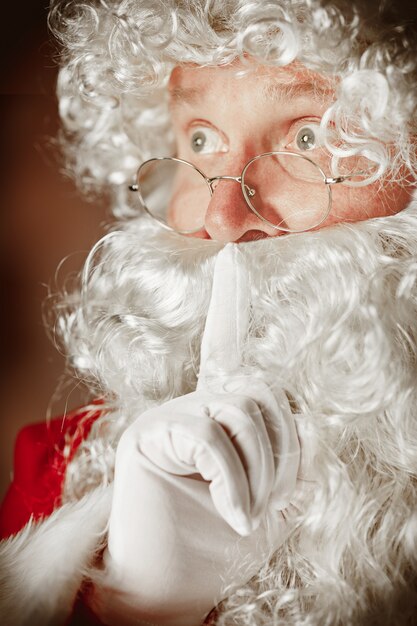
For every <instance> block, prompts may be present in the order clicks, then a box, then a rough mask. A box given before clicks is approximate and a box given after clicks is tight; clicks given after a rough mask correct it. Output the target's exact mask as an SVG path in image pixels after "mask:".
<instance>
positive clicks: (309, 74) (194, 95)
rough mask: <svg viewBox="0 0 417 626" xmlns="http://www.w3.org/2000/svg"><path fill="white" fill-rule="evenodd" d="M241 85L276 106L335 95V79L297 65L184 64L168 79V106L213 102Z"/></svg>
mask: <svg viewBox="0 0 417 626" xmlns="http://www.w3.org/2000/svg"><path fill="white" fill-rule="evenodd" d="M242 82H244V83H245V84H246V85H247V84H248V83H249V84H250V85H251V88H253V91H254V93H256V94H257V95H258V96H259V95H262V96H263V97H264V98H265V99H272V100H274V101H275V102H277V103H279V102H280V101H283V102H287V101H288V100H292V99H295V98H298V97H303V96H304V97H305V98H309V99H313V100H317V101H320V102H323V101H324V100H326V101H328V100H329V96H334V93H335V89H336V87H337V84H338V79H337V78H336V77H334V76H325V75H323V74H320V73H318V72H315V71H313V70H310V69H307V68H306V67H305V66H303V65H302V64H301V63H299V62H293V63H291V64H290V65H287V66H284V67H273V66H266V65H262V64H260V63H257V62H255V61H252V62H250V61H249V62H245V63H244V64H243V63H242V62H241V61H239V60H236V61H234V62H233V63H229V64H228V65H221V66H204V67H202V66H198V65H195V64H185V65H181V66H177V67H175V68H174V70H173V71H172V74H171V77H170V80H169V94H170V102H171V106H174V107H176V106H181V105H193V104H198V103H199V102H200V101H201V100H202V99H206V98H212V99H213V100H215V99H216V98H219V97H221V95H222V93H226V91H225V88H226V87H228V88H229V89H230V86H231V85H233V87H234V88H235V89H236V90H237V92H238V90H239V88H240V87H241V85H242ZM237 92H236V93H237Z"/></svg>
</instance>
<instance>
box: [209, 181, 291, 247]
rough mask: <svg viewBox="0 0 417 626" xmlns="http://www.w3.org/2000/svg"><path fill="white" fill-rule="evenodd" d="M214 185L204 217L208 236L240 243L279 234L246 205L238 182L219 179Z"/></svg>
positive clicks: (223, 241) (216, 239)
mask: <svg viewBox="0 0 417 626" xmlns="http://www.w3.org/2000/svg"><path fill="white" fill-rule="evenodd" d="M213 187H214V192H213V195H212V197H211V200H210V203H209V205H208V208H207V211H206V216H205V230H206V231H207V233H208V234H209V236H210V238H211V239H214V240H215V241H219V242H221V243H230V242H234V243H239V242H244V241H255V240H256V239H264V238H265V237H275V236H277V235H279V234H280V233H279V231H277V230H276V229H275V228H273V227H272V226H270V225H269V224H267V223H266V222H264V221H263V220H261V219H260V218H259V217H258V216H257V215H256V214H255V213H254V212H253V211H252V210H251V209H250V207H249V206H248V205H247V204H246V201H245V198H244V197H243V193H242V189H241V186H240V183H238V182H237V181H235V180H228V179H226V180H219V181H218V182H217V181H216V182H215V183H214V185H213Z"/></svg>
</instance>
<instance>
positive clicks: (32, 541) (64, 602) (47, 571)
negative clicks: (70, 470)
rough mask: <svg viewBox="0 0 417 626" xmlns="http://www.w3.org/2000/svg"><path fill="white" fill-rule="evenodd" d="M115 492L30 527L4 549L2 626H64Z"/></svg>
mask: <svg viewBox="0 0 417 626" xmlns="http://www.w3.org/2000/svg"><path fill="white" fill-rule="evenodd" d="M111 494H112V488H111V487H107V488H105V489H103V488H102V489H96V490H95V491H93V492H92V493H90V494H88V495H86V496H85V497H84V498H83V499H82V500H80V501H79V502H75V503H70V504H65V505H64V506H62V507H61V508H59V509H58V510H56V511H55V512H54V513H53V514H52V515H51V516H50V517H49V518H48V519H46V520H45V521H43V522H41V523H39V524H34V523H33V522H29V524H27V525H26V526H25V527H24V528H23V530H21V531H20V532H19V533H18V534H17V535H15V536H14V537H11V538H10V539H7V540H5V541H3V542H2V543H1V544H0V607H1V608H0V611H1V613H0V622H1V623H2V624H7V626H24V625H28V626H29V624H30V626H37V625H39V626H47V625H48V624H54V626H57V625H58V624H63V623H64V622H65V620H66V619H67V618H68V616H69V615H70V613H71V610H72V606H73V603H74V600H75V597H76V594H77V591H78V589H79V587H80V585H81V582H82V578H83V575H84V574H85V572H86V570H87V568H88V565H89V564H90V563H91V561H92V558H93V556H94V554H95V552H96V550H97V548H98V546H100V544H102V541H103V536H104V533H105V530H106V527H107V522H108V518H109V514H110V506H111Z"/></svg>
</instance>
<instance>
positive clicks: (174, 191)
mask: <svg viewBox="0 0 417 626" xmlns="http://www.w3.org/2000/svg"><path fill="white" fill-rule="evenodd" d="M137 184H138V191H139V196H140V199H141V202H142V205H143V207H144V209H145V210H146V211H147V212H148V213H149V214H150V215H152V217H154V218H155V219H157V220H158V221H159V222H161V223H162V224H164V225H165V226H168V227H169V228H172V229H173V230H176V231H177V232H179V233H184V234H187V233H195V232H196V231H198V230H200V229H201V228H202V227H203V225H204V216H205V213H206V210H207V206H208V204H209V202H210V197H211V194H210V188H209V186H208V184H207V183H206V180H205V178H204V176H203V175H202V174H200V172H199V171H198V170H197V169H195V168H194V167H193V166H192V165H191V164H188V163H185V162H183V161H179V160H176V159H171V158H162V159H150V160H149V161H146V162H145V163H143V165H141V167H140V168H139V170H138V175H137Z"/></svg>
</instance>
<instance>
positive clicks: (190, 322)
mask: <svg viewBox="0 0 417 626" xmlns="http://www.w3.org/2000/svg"><path fill="white" fill-rule="evenodd" d="M219 249H220V248H219V245H218V244H216V243H214V242H205V241H201V240H198V239H192V238H184V237H181V236H178V235H175V234H172V233H169V232H166V231H162V230H161V229H160V228H159V227H157V226H154V225H153V224H151V223H149V222H148V220H145V221H141V220H138V221H132V222H130V223H128V224H126V225H125V226H124V227H123V229H121V230H120V231H117V232H114V233H112V234H111V235H109V236H107V239H106V241H105V242H104V243H103V245H102V246H101V251H100V252H99V253H98V252H97V251H96V252H95V253H94V255H93V257H92V258H91V259H90V264H89V265H88V267H87V269H86V272H85V275H84V291H83V294H82V297H80V298H79V300H78V302H76V303H75V306H74V301H72V303H71V312H70V313H69V314H68V315H67V317H62V318H61V325H60V328H61V331H62V334H63V338H64V340H65V342H66V345H67V349H68V352H69V354H70V355H71V357H72V361H73V363H74V364H75V365H77V364H78V365H80V366H82V369H81V370H80V372H81V374H82V375H83V376H84V375H86V376H87V377H88V378H90V380H91V378H92V380H93V383H94V385H95V386H97V384H98V385H99V389H100V390H101V392H102V393H104V394H105V395H107V396H111V397H112V398H115V400H114V399H113V400H112V402H111V405H112V410H111V411H110V414H107V415H105V416H104V417H103V418H102V419H101V420H99V422H98V423H96V425H95V427H94V428H93V430H92V433H91V435H90V439H89V441H87V442H86V443H85V444H84V445H83V446H81V448H80V450H79V453H78V455H77V456H76V458H75V459H74V461H73V462H72V464H71V466H70V470H69V472H68V476H67V481H66V499H68V500H71V499H74V498H78V497H80V496H81V495H82V494H84V493H85V492H86V491H88V490H89V489H91V487H93V486H94V485H98V484H101V483H103V482H106V481H111V473H112V463H113V451H114V449H115V446H116V444H117V440H118V437H119V436H120V434H121V432H122V431H123V430H124V428H125V427H126V424H127V423H129V422H130V421H131V420H133V419H135V417H137V416H138V415H139V414H140V413H141V412H142V411H143V410H144V409H145V408H147V407H149V406H150V405H152V404H157V403H161V402H164V401H165V400H167V399H169V398H171V397H174V396H178V395H181V394H184V393H187V392H189V391H191V390H193V389H194V388H195V385H196V380H197V373H198V367H199V351H200V342H201V336H202V331H203V328H204V323H205V317H206V314H207V309H208V303H209V298H210V293H211V282H212V273H213V264H214V259H215V257H216V254H217V252H218V250H219ZM240 251H241V255H240V256H241V258H242V262H243V263H244V265H245V267H246V271H247V273H248V277H249V280H250V283H251V294H252V295H251V303H250V305H251V325H250V333H249V338H248V341H247V343H246V344H245V347H244V350H243V353H242V364H243V367H244V368H246V369H247V370H248V371H249V372H254V371H255V372H256V373H257V375H259V373H262V376H264V378H265V379H266V380H267V381H268V382H269V383H270V384H271V385H277V386H278V387H279V388H281V389H284V390H285V392H286V393H287V394H288V396H289V397H290V398H291V401H292V405H293V407H294V410H295V411H297V413H299V414H301V415H302V419H304V420H305V421H306V423H307V424H309V426H310V428H311V429H312V430H311V432H312V433H314V439H315V441H316V442H317V446H318V454H317V459H316V467H315V472H316V476H315V478H316V480H317V489H316V490H315V492H314V495H313V499H312V502H311V503H309V505H308V506H307V508H306V511H305V513H304V514H303V516H302V519H300V523H301V526H300V531H299V534H298V535H297V537H294V538H293V539H292V540H290V541H289V542H288V543H287V544H286V545H285V546H283V548H282V549H280V552H279V555H278V556H277V563H278V565H277V563H275V564H272V565H271V566H268V567H266V569H265V571H263V572H262V574H261V575H260V577H259V579H258V580H257V581H254V582H253V584H251V585H249V586H248V587H247V588H246V589H245V593H244V596H242V590H240V591H238V592H237V593H236V594H235V593H234V592H233V590H229V592H228V595H229V598H228V600H227V601H225V603H224V615H223V617H221V618H220V621H219V624H223V623H224V624H227V623H229V622H228V619H229V618H230V617H229V616H231V615H232V611H234V613H233V614H234V615H238V616H243V615H245V620H246V621H243V617H242V624H243V623H245V624H253V625H255V624H256V625H257V626H259V625H261V624H272V623H273V624H275V623H276V624H278V623H280V622H279V619H278V617H276V618H275V619H276V621H272V617H271V615H272V614H273V613H272V609H271V612H268V611H269V609H268V602H270V606H272V607H275V609H274V610H275V611H277V607H280V610H281V615H284V614H285V615H286V620H287V621H286V623H288V624H290V623H291V624H292V623H294V624H298V625H299V624H324V623H327V624H336V623H342V624H348V623H349V624H350V623H352V624H354V623H355V624H361V623H362V622H361V619H362V617H363V616H364V615H365V614H366V615H367V616H369V611H371V613H370V614H372V615H373V613H372V611H374V612H375V611H376V610H377V608H376V607H379V609H378V610H380V615H379V616H378V620H379V621H378V623H379V624H385V623H386V624H393V623H399V624H402V623H406V622H405V621H401V619H403V618H404V619H406V616H407V615H411V614H412V607H414V608H415V604H414V603H415V602H416V599H415V597H414V596H413V594H411V592H410V594H409V595H408V596H407V598H408V599H409V600H410V602H409V603H408V604H407V603H406V604H405V605H404V606H402V608H401V609H399V608H398V607H397V608H396V609H395V610H396V611H397V613H396V617H395V620H397V618H398V620H399V621H398V622H397V621H395V620H393V618H392V613H390V611H391V609H390V611H388V609H387V606H389V607H394V606H396V605H395V602H396V601H400V599H401V596H400V594H399V593H398V588H400V587H401V589H403V587H402V578H403V577H404V578H405V579H407V577H409V573H408V574H407V571H408V570H409V571H416V569H417V567H416V556H415V555H416V550H415V548H416V545H417V523H416V520H415V513H414V509H415V503H416V500H417V494H416V485H415V473H416V467H417V427H416V424H417V421H416V409H415V406H417V404H416V400H417V398H416V376H415V375H416V356H417V349H416V338H417V311H416V309H417V299H416V296H417V286H416V276H417V262H416V255H417V203H416V202H413V203H411V205H410V206H409V207H408V209H407V210H405V211H403V212H402V213H400V214H398V215H396V216H392V217H388V218H380V219H375V220H370V221H367V222H362V223H358V224H354V225H347V224H345V225H339V226H337V227H335V228H329V229H323V230H321V231H317V232H310V233H305V234H302V235H293V236H284V237H278V238H274V239H265V240H261V241H258V242H254V243H250V244H241V246H240ZM121 416H123V417H121ZM109 451H110V452H109ZM103 455H106V456H105V457H104V458H106V459H107V461H106V463H105V464H104V465H105V468H104V469H103V462H102V459H103ZM94 459H99V461H94ZM100 459H101V460H100ZM92 476H95V478H94V480H92ZM301 546H302V548H301ZM278 557H279V558H278ZM413 576H414V575H412V577H413ZM291 581H292V582H291ZM306 586H308V587H309V598H308V600H307V599H305V598H304V597H303V593H302V591H300V590H302V589H303V588H304V589H305V588H306ZM405 588H406V589H407V583H405ZM262 589H268V591H269V593H270V596H268V597H270V600H268V602H266V604H265V599H263V600H262V598H261V597H258V596H259V594H260V591H261V590H262ZM394 596H395V597H394ZM242 597H244V598H245V600H244V601H243V600H242ZM402 600H404V598H402ZM409 605H410V606H409ZM411 605H412V606H411ZM250 607H251V608H250ZM381 607H382V609H381ZM384 607H385V608H384ZM410 607H411V608H410ZM413 610H414V609H413ZM236 611H237V613H236ZM239 611H240V612H239ZM290 614H291V618H290V617H289V616H290ZM275 615H278V612H276V613H275ZM401 616H402V617H401ZM230 619H232V618H230ZM364 619H365V618H364ZM384 620H385V621H384ZM363 623H366V622H363Z"/></svg>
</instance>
